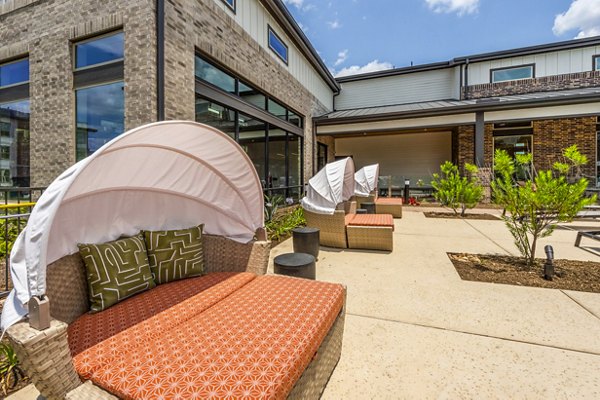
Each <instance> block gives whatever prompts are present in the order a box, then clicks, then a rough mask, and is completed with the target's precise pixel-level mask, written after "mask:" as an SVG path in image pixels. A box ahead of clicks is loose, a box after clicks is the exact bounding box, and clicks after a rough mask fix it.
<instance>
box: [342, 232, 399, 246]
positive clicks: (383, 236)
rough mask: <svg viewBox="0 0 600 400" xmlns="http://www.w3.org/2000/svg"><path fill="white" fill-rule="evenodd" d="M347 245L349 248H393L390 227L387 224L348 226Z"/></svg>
mask: <svg viewBox="0 0 600 400" xmlns="http://www.w3.org/2000/svg"><path fill="white" fill-rule="evenodd" d="M347 231H348V245H349V247H350V248H351V249H366V250H386V251H392V250H393V249H394V235H393V232H392V228H390V227H387V226H348V227H347Z"/></svg>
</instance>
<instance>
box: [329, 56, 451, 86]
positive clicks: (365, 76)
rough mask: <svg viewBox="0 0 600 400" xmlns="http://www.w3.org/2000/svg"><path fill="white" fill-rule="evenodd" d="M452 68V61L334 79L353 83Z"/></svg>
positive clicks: (339, 81)
mask: <svg viewBox="0 0 600 400" xmlns="http://www.w3.org/2000/svg"><path fill="white" fill-rule="evenodd" d="M454 66H456V64H455V63H454V62H452V61H443V62H437V63H431V64H423V65H415V66H411V67H402V68H394V69H386V70H384V71H376V72H368V73H366V74H359V75H349V76H343V77H340V78H335V80H336V81H338V83H346V82H353V81H362V80H366V79H374V78H384V77H387V76H396V75H404V74H411V73H414V72H425V71H434V70H438V69H446V68H452V67H454Z"/></svg>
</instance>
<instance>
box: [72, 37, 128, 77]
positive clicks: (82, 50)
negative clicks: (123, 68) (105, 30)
mask: <svg viewBox="0 0 600 400" xmlns="http://www.w3.org/2000/svg"><path fill="white" fill-rule="evenodd" d="M123 38H124V36H123V32H118V33H112V34H110V35H107V36H103V37H100V38H96V39H90V40H86V41H83V42H79V43H76V44H75V69H79V68H86V67H91V66H94V65H99V64H106V63H109V62H114V61H120V60H122V59H123V56H124V40H123Z"/></svg>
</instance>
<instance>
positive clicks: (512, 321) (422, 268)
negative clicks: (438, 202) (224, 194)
mask: <svg viewBox="0 0 600 400" xmlns="http://www.w3.org/2000/svg"><path fill="white" fill-rule="evenodd" d="M409 210H410V211H409ZM421 211H423V209H412V210H411V209H408V210H407V212H405V214H404V218H402V219H397V220H395V232H394V251H393V252H392V253H391V254H390V253H385V252H370V251H358V250H338V249H330V248H321V252H320V255H319V261H318V263H317V279H319V280H324V281H330V282H340V283H343V284H345V285H346V286H347V288H348V301H347V318H346V328H345V334H344V346H343V351H342V358H341V360H340V363H339V364H338V366H337V368H336V370H335V372H334V374H333V376H332V378H331V380H330V382H329V384H328V386H327V389H326V390H325V393H324V395H323V399H416V398H418V399H446V398H448V399H455V398H461V399H462V398H486V399H488V398H501V399H502V398H511V399H515V398H521V399H525V398H526V399H554V398H558V399H566V398H569V399H572V398H577V399H582V398H589V399H598V398H600V294H591V293H582V292H573V291H563V290H556V289H542V288H530V287H519V286H512V285H499V284H488V283H479V282H468V281H462V280H461V278H460V277H459V275H458V274H457V273H456V271H455V269H454V267H453V266H452V263H451V262H450V260H449V259H448V257H447V255H446V252H473V253H500V254H507V253H512V254H516V248H515V246H514V244H513V243H512V238H511V236H510V234H509V233H508V231H507V230H506V228H505V227H504V224H503V222H502V221H482V220H469V221H462V220H451V219H430V218H425V217H424V215H423V213H422V212H421ZM571 225H577V226H587V227H591V228H596V229H597V228H598V227H599V226H600V225H599V224H598V223H597V222H593V221H592V222H587V221H586V222H584V223H581V222H577V223H574V224H571ZM575 236H576V233H575V232H574V231H572V230H564V229H560V230H557V231H556V232H555V233H554V235H553V236H551V237H550V238H548V239H545V240H543V241H542V243H541V245H540V253H541V254H543V246H544V245H545V244H552V245H553V247H554V251H555V255H556V258H571V259H581V260H591V261H600V257H598V256H596V255H594V254H592V253H590V252H588V251H585V250H582V249H578V248H575V247H574V246H573V243H574V241H575ZM583 244H584V245H585V246H587V245H591V246H595V244H594V242H593V241H589V242H588V241H586V242H584V243H583ZM590 250H597V249H594V248H590ZM290 251H292V242H291V240H288V241H286V242H284V243H282V244H281V245H279V246H277V247H276V248H275V249H274V250H273V251H272V255H271V257H272V258H273V257H274V256H276V255H278V254H281V253H286V252H290ZM271 268H272V266H271Z"/></svg>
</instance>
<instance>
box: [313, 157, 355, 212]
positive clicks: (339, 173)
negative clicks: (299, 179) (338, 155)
mask: <svg viewBox="0 0 600 400" xmlns="http://www.w3.org/2000/svg"><path fill="white" fill-rule="evenodd" d="M353 195H354V162H353V161H352V159H351V158H350V157H347V158H344V159H342V160H339V161H335V162H332V163H329V164H327V165H325V167H324V168H323V169H321V170H320V171H319V172H318V173H317V174H316V175H315V176H313V177H312V178H311V179H310V180H309V181H308V189H307V191H306V197H304V198H303V199H302V207H303V208H304V209H305V210H308V211H312V212H314V213H318V214H333V213H334V211H335V207H336V206H337V205H338V204H340V203H341V202H343V201H346V200H349V199H350V197H352V196H353Z"/></svg>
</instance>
